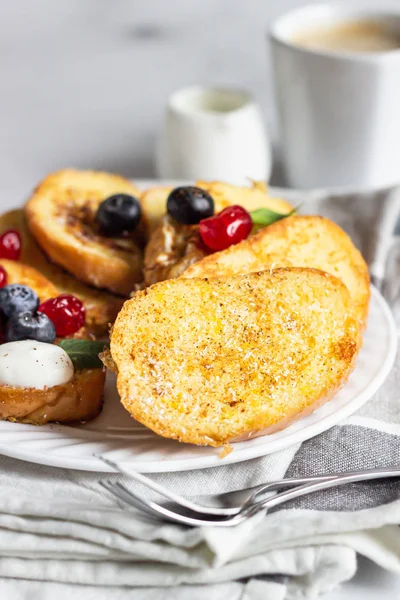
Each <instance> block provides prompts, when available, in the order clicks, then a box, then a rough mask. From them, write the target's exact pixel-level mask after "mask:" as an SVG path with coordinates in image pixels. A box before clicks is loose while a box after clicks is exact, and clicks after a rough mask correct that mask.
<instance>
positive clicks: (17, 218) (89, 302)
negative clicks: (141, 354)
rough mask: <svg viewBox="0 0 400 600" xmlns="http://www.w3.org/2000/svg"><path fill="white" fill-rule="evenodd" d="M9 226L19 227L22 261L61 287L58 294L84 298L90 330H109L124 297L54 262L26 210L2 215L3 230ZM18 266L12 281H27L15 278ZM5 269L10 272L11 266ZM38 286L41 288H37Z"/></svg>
mask: <svg viewBox="0 0 400 600" xmlns="http://www.w3.org/2000/svg"><path fill="white" fill-rule="evenodd" d="M7 229H16V230H17V231H18V232H19V234H20V235H21V239H22V253H21V262H22V263H24V264H25V265H28V266H29V267H33V268H34V269H35V270H36V271H39V272H40V273H41V274H42V275H43V276H44V277H45V278H46V279H47V280H48V281H49V282H50V284H51V285H52V286H54V288H56V289H57V290H58V291H57V293H55V294H54V295H55V296H57V295H58V294H72V295H74V296H77V297H78V298H80V300H82V302H83V303H84V305H85V308H86V327H87V329H88V330H89V331H90V332H92V333H93V334H95V335H99V336H100V335H104V334H105V333H107V331H108V327H109V324H110V323H113V322H114V321H115V318H116V316H117V314H118V311H119V310H120V308H121V306H122V304H123V299H121V298H118V297H117V296H113V295H112V294H109V293H107V292H102V291H99V290H96V289H94V288H91V287H89V286H87V285H85V284H84V283H81V282H80V281H78V280H77V279H75V278H74V277H73V276H72V275H69V274H68V273H66V272H65V271H64V270H63V269H61V268H60V267H58V266H57V265H55V264H54V263H51V262H50V261H49V260H48V259H47V257H46V256H45V254H44V253H43V252H42V250H41V249H40V248H39V246H38V245H37V243H36V241H35V239H34V238H33V236H32V234H31V233H30V231H29V230H28V227H27V224H26V219H25V216H24V213H23V211H22V210H20V209H18V210H12V211H10V212H7V213H5V214H3V215H1V216H0V233H3V232H4V231H6V230H7ZM17 265H18V263H14V267H15V270H12V271H11V277H12V278H13V281H12V282H11V281H10V283H23V281H16V280H15V281H14V277H18V276H19V273H18V272H17V271H16V269H18V266H17ZM5 269H6V271H7V267H5ZM27 285H29V284H28V283H27ZM35 289H36V290H37V288H36V287H35ZM52 295H53V292H52ZM39 296H40V294H39ZM49 297H51V295H50V296H49Z"/></svg>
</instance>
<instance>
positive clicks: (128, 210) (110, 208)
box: [96, 194, 142, 236]
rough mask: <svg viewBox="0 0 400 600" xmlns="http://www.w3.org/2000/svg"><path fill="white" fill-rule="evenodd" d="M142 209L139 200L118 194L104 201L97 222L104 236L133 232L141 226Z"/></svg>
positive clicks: (98, 210) (97, 214)
mask: <svg viewBox="0 0 400 600" xmlns="http://www.w3.org/2000/svg"><path fill="white" fill-rule="evenodd" d="M141 215H142V209H141V208H140V203H139V200H137V198H134V197H133V196H129V195H128V194H116V195H115V196H110V197H109V198H107V199H106V200H104V201H103V202H102V203H101V204H100V206H99V208H98V209H97V213H96V222H97V224H98V226H99V228H100V232H101V233H102V234H103V235H108V236H116V235H120V234H121V233H122V232H123V231H133V230H134V229H136V227H137V226H138V225H139V221H140V217H141Z"/></svg>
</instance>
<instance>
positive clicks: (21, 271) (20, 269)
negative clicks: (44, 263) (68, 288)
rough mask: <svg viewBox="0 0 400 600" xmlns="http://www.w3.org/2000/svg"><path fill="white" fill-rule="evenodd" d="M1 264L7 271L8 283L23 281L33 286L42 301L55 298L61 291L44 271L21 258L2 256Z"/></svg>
mask: <svg viewBox="0 0 400 600" xmlns="http://www.w3.org/2000/svg"><path fill="white" fill-rule="evenodd" d="M0 266H2V267H3V269H4V270H5V272H6V273H7V283H21V284H22V285H27V286H28V287H30V288H32V289H33V290H34V291H35V292H36V293H37V295H38V296H39V300H40V302H44V300H48V299H49V298H55V297H56V296H58V295H59V291H58V289H57V288H56V286H55V285H53V284H52V283H51V281H49V280H48V279H46V277H45V276H44V275H42V273H39V271H37V270H36V269H34V268H33V267H30V266H29V265H25V264H24V263H22V262H20V261H19V260H18V261H17V260H7V259H5V258H0Z"/></svg>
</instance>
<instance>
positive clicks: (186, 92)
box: [156, 86, 271, 185]
mask: <svg viewBox="0 0 400 600" xmlns="http://www.w3.org/2000/svg"><path fill="white" fill-rule="evenodd" d="M156 170H157V175H158V177H160V178H162V179H190V180H196V179H205V180H213V179H216V180H220V181H226V182H229V183H233V184H237V185H240V184H248V183H249V179H255V180H262V181H266V180H268V178H269V175H270V170H271V154H270V148H269V144H268V140H267V137H266V133H265V127H264V122H263V118H262V115H261V111H260V109H259V107H258V106H257V105H256V104H255V102H254V101H253V99H252V98H251V96H250V95H249V94H248V93H247V92H245V91H240V90H233V89H222V88H204V87H200V86H194V87H189V88H186V89H182V90H179V91H177V92H175V93H174V94H173V95H172V96H171V97H170V99H169V102H168V106H167V110H166V115H165V120H164V124H163V127H162V130H161V133H160V137H159V140H158V145H157V150H156Z"/></svg>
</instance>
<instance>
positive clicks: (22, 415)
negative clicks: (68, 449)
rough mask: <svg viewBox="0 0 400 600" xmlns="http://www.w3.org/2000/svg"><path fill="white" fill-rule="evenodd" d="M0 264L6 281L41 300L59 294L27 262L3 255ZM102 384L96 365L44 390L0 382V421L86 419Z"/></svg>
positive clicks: (83, 332)
mask: <svg viewBox="0 0 400 600" xmlns="http://www.w3.org/2000/svg"><path fill="white" fill-rule="evenodd" d="M23 240H24V238H23ZM24 252H26V249H25V251H24ZM0 265H1V266H2V267H4V269H5V271H6V273H7V282H8V283H21V284H23V285H28V286H29V287H30V288H32V289H33V290H34V291H35V292H36V294H37V295H38V296H39V299H40V301H41V302H43V301H44V300H47V299H48V298H54V297H55V296H57V295H58V294H59V293H60V292H59V290H58V289H57V288H56V287H55V286H54V285H53V283H52V282H51V281H49V280H48V279H46V277H44V275H42V273H40V272H39V271H37V270H36V269H34V268H33V267H30V266H29V265H26V264H24V263H22V262H20V261H15V260H6V259H3V258H2V259H0ZM73 337H74V338H80V339H86V338H89V339H90V337H91V336H90V334H88V332H87V329H86V328H82V329H80V330H79V331H78V332H77V333H76V334H75V335H74V336H73ZM0 347H1V346H0ZM104 384H105V372H104V370H103V369H101V368H99V369H84V370H80V371H76V372H75V374H74V377H73V379H72V380H71V381H69V382H68V383H65V384H62V385H57V386H54V387H50V388H47V389H44V390H40V389H32V388H20V387H13V386H9V385H0V420H4V419H6V420H8V421H18V422H20V423H31V424H34V425H43V424H44V423H48V422H49V421H58V422H69V421H89V420H91V419H94V417H96V416H97V415H98V414H99V413H100V411H101V408H102V405H103V393H104Z"/></svg>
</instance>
